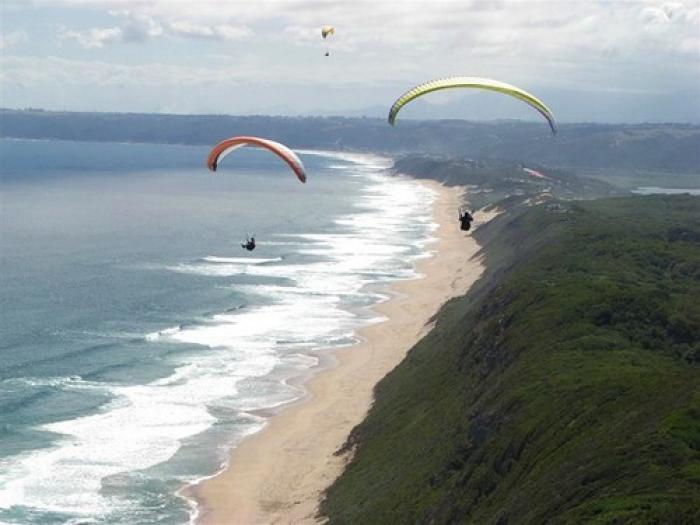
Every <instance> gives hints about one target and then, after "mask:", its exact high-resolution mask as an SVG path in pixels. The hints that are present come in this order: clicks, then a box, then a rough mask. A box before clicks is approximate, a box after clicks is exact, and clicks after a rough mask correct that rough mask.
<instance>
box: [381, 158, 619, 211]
mask: <svg viewBox="0 0 700 525" xmlns="http://www.w3.org/2000/svg"><path fill="white" fill-rule="evenodd" d="M394 170H395V171H396V172H397V173H403V174H406V175H410V176H412V177H414V178H418V179H432V180H437V181H439V182H442V183H444V184H446V185H447V186H471V187H472V189H470V191H469V199H470V203H469V204H470V205H471V206H472V207H474V208H479V207H481V206H484V205H486V204H491V203H494V202H497V201H500V200H501V199H504V198H506V197H508V196H514V197H523V198H531V199H532V198H534V199H540V198H552V197H556V198H559V199H572V198H576V199H592V198H599V197H607V196H612V195H616V194H620V193H622V190H620V189H619V188H617V187H616V186H613V185H612V184H610V183H607V182H604V181H602V180H598V179H593V178H588V177H580V176H578V175H576V174H574V173H572V172H571V171H569V170H563V169H559V168H547V167H542V166H539V165H536V164H529V165H524V164H521V163H513V162H506V161H495V160H491V161H484V160H473V159H454V158H436V157H426V156H418V155H409V156H405V157H402V158H400V159H398V160H397V161H396V162H395V163H394ZM518 200H523V199H522V198H521V199H518Z"/></svg>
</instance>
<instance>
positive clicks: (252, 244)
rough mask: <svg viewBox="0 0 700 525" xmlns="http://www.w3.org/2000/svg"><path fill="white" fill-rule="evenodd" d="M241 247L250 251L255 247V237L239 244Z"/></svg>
mask: <svg viewBox="0 0 700 525" xmlns="http://www.w3.org/2000/svg"><path fill="white" fill-rule="evenodd" d="M241 248H245V249H246V250H248V251H249V252H252V251H253V250H254V249H255V237H251V238H250V239H247V240H246V242H245V244H241Z"/></svg>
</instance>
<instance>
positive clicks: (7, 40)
mask: <svg viewBox="0 0 700 525" xmlns="http://www.w3.org/2000/svg"><path fill="white" fill-rule="evenodd" d="M27 40H28V37H27V33H25V32H24V31H10V32H9V33H5V34H0V49H10V48H11V47H15V46H18V45H20V44H23V43H24V42H26V41H27Z"/></svg>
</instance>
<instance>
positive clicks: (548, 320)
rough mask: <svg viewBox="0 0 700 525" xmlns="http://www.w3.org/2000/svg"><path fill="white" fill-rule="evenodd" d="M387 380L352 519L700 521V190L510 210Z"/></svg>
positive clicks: (362, 440) (337, 504)
mask: <svg viewBox="0 0 700 525" xmlns="http://www.w3.org/2000/svg"><path fill="white" fill-rule="evenodd" d="M477 236H478V237H479V239H480V242H481V243H482V245H483V246H484V247H485V253H486V261H487V266H488V270H487V273H486V275H485V277H484V278H483V279H481V280H480V281H479V283H478V284H477V285H476V286H475V288H474V289H473V290H472V291H471V292H470V293H469V294H468V295H467V296H464V297H461V298H457V299H454V300H452V301H451V302H449V303H448V304H447V305H445V307H443V309H442V310H441V311H440V313H439V315H438V318H437V324H436V327H435V329H434V330H432V331H431V332H430V333H429V334H428V335H427V336H426V337H425V338H424V339H423V340H422V341H421V342H420V343H419V344H417V345H416V346H415V347H414V348H413V349H412V350H411V352H410V353H409V355H408V357H407V358H406V359H405V360H404V362H403V363H401V365H399V366H398V367H397V368H396V369H395V370H394V371H393V372H391V373H390V374H389V375H388V376H387V377H386V378H385V379H384V380H383V381H382V382H381V383H380V384H379V385H378V386H377V388H376V402H375V404H374V406H373V408H372V410H371V412H370V414H369V416H368V417H367V418H366V420H365V421H364V422H363V423H362V424H360V425H359V426H358V427H357V428H356V429H355V430H354V431H353V433H352V435H351V437H350V439H349V441H348V443H347V444H346V450H354V457H353V460H352V461H351V462H350V464H349V466H348V468H347V469H346V471H345V472H344V474H343V475H342V476H341V477H340V478H339V479H338V480H337V482H336V483H335V484H334V485H333V486H332V487H331V488H330V489H329V490H328V493H327V497H326V499H325V501H324V502H323V504H322V508H321V513H322V515H324V516H325V517H327V518H329V519H330V523H332V524H342V523H353V524H354V523H363V524H372V523H475V524H500V525H505V524H519V523H532V524H541V523H599V524H603V523H610V524H612V523H635V524H637V523H700V368H699V365H700V300H698V298H699V297H700V198H693V197H687V196H677V197H657V196H655V197H624V198H615V199H606V200H600V201H588V202H564V203H560V204H559V206H552V205H547V204H545V205H540V206H537V207H534V208H528V209H526V208H523V207H518V208H515V209H513V210H511V211H509V212H508V213H506V214H504V215H502V216H500V217H499V218H498V219H496V220H494V221H492V223H490V224H488V225H486V226H485V227H484V228H482V229H481V230H479V231H478V232H477Z"/></svg>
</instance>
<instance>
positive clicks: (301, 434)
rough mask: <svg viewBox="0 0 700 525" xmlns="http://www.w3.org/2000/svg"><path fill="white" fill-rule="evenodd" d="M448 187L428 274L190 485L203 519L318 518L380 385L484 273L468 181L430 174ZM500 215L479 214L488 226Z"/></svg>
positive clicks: (423, 270)
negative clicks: (465, 215)
mask: <svg viewBox="0 0 700 525" xmlns="http://www.w3.org/2000/svg"><path fill="white" fill-rule="evenodd" d="M421 183H424V184H428V185H430V187H431V188H433V189H434V190H435V191H436V192H438V195H437V198H436V200H435V205H434V208H433V214H434V218H435V221H436V223H437V224H438V229H437V230H436V232H435V236H436V238H437V240H436V242H435V243H433V244H431V245H430V249H431V250H432V251H433V252H434V255H433V256H432V257H430V258H428V259H423V260H421V261H419V263H418V264H417V269H418V271H419V273H420V274H421V275H422V277H421V278H418V279H413V280H410V281H399V282H396V283H394V284H393V285H391V286H390V287H389V290H390V295H391V299H390V300H388V301H386V302H384V303H381V304H379V305H378V306H376V307H375V308H374V309H373V310H375V311H376V312H377V313H379V314H381V315H383V316H386V318H387V320H386V321H384V322H381V323H378V324H374V325H371V326H369V327H366V328H363V329H362V330H360V333H359V335H360V336H361V338H362V342H361V343H359V344H357V345H354V346H351V347H347V348H342V349H339V350H337V351H336V352H335V353H334V355H335V357H336V358H337V361H336V362H335V364H334V365H332V366H331V367H330V368H328V369H326V370H323V371H321V372H319V373H318V374H317V375H314V376H312V377H311V379H310V380H309V381H308V382H307V383H306V384H305V385H304V386H305V388H306V390H307V392H308V394H307V396H306V397H304V399H303V400H301V401H300V402H297V403H295V404H293V405H291V406H289V407H287V408H286V409H284V410H282V411H280V412H279V413H277V414H275V415H274V416H273V417H272V418H271V420H270V422H269V424H268V425H267V426H266V427H265V428H264V429H263V430H262V431H261V432H259V433H258V434H255V435H254V436H252V437H250V438H248V439H246V440H244V441H243V442H242V443H241V445H240V446H239V447H237V448H236V449H235V450H234V451H233V453H232V456H231V460H230V463H229V466H228V468H227V469H225V470H224V471H222V472H221V473H220V474H219V475H217V476H215V477H213V478H210V479H208V480H205V481H203V482H202V483H200V484H199V485H197V486H196V487H194V488H191V489H190V490H189V493H190V494H191V495H192V496H193V497H194V498H195V499H196V500H197V502H198V503H199V508H200V514H199V517H198V518H199V519H198V523H202V524H207V525H208V524H217V525H219V524H245V525H250V524H257V523H295V524H296V523H314V522H316V520H315V518H314V517H315V515H316V513H317V509H318V503H319V500H320V497H321V495H322V492H323V491H324V490H325V489H326V488H327V487H328V486H329V485H330V484H331V483H332V482H333V481H334V480H335V479H336V477H337V476H338V475H339V474H340V473H341V471H342V469H343V466H344V465H345V463H346V462H347V461H348V460H349V459H350V458H349V456H348V455H345V456H342V457H341V456H335V455H333V453H334V452H335V451H337V450H338V449H339V448H340V447H341V446H342V445H343V443H344V442H345V440H346V438H347V437H348V435H349V433H350V431H351V430H352V428H353V427H354V426H355V425H357V424H358V423H360V422H361V421H362V419H363V418H364V417H365V415H366V414H367V411H368V410H369V408H370V406H371V404H372V400H373V388H374V386H375V385H376V384H377V382H378V381H380V380H381V379H382V378H383V377H384V376H385V375H386V374H387V373H388V372H389V371H391V370H392V369H393V368H394V367H395V366H396V365H398V364H399V363H400V362H401V361H402V360H403V358H404V356H405V355H406V352H407V351H408V350H409V349H410V348H411V347H412V346H413V345H414V344H415V343H416V342H418V340H419V339H420V338H421V337H422V336H424V335H425V333H426V332H427V331H428V330H429V329H430V326H429V323H430V319H431V317H432V316H433V315H434V314H435V313H436V312H437V311H438V309H439V308H440V306H441V305H442V304H444V303H445V301H447V300H448V299H449V298H451V297H453V296H457V295H462V294H464V293H466V291H467V290H468V289H469V287H470V286H471V285H472V283H474V281H476V280H477V279H478V278H479V276H480V275H481V273H482V271H483V266H482V264H481V262H480V260H479V258H477V257H474V258H473V256H475V255H476V254H477V252H478V251H479V245H478V244H477V242H476V240H475V239H474V238H473V237H472V236H471V235H466V234H465V233H464V232H462V231H460V230H459V228H458V222H457V209H458V208H459V207H460V205H461V203H462V200H461V199H462V193H463V189H461V188H446V187H443V186H441V185H439V184H438V183H435V182H432V181H421ZM492 216H493V214H491V215H488V214H484V213H477V214H475V226H477V227H478V225H479V224H480V223H483V222H485V221H487V220H489V219H490V218H492Z"/></svg>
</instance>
